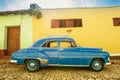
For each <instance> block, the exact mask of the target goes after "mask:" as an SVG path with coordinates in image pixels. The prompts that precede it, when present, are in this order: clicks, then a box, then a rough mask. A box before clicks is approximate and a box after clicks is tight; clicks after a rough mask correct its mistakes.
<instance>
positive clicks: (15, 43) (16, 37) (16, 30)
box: [6, 26, 20, 56]
mask: <svg viewBox="0 0 120 80" xmlns="http://www.w3.org/2000/svg"><path fill="white" fill-rule="evenodd" d="M19 49H20V27H19V26H16V27H8V28H7V54H6V56H11V54H12V53H13V52H15V51H17V50H19Z"/></svg>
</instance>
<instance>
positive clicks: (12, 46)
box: [0, 7, 120, 58]
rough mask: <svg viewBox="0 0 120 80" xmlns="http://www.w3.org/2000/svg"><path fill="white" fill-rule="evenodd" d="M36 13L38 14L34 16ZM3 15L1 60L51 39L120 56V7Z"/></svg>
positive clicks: (21, 12) (4, 13)
mask: <svg viewBox="0 0 120 80" xmlns="http://www.w3.org/2000/svg"><path fill="white" fill-rule="evenodd" d="M34 14H35V15H34ZM34 14H33V13H32V16H31V15H30V13H29V11H28V10H26V11H22V10H21V11H10V12H9V11H8V12H0V58H7V57H10V56H11V54H12V52H14V51H17V50H19V49H22V48H27V47H30V46H31V45H32V44H33V43H34V42H36V41H37V40H39V39H41V38H43V37H47V36H60V35H63V36H68V37H72V38H74V39H75V40H76V41H77V43H78V44H80V46H86V47H98V48H102V49H103V50H105V51H109V52H110V53H111V54H120V41H119V40H120V36H119V34H120V7H109V8H103V7H102V8H63V9H41V8H40V10H38V9H37V11H35V13H34Z"/></svg>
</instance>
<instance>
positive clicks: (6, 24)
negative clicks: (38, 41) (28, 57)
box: [0, 11, 32, 58]
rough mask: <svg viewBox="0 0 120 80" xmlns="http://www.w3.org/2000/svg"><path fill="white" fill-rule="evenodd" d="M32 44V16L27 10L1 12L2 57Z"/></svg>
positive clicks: (0, 41) (0, 40)
mask: <svg viewBox="0 0 120 80" xmlns="http://www.w3.org/2000/svg"><path fill="white" fill-rule="evenodd" d="M30 45H32V17H31V16H30V15H29V14H28V12H26V11H10V12H9V11H6V12H0V58H9V57H10V56H11V54H12V52H14V51H17V50H19V49H20V48H26V47H28V46H30Z"/></svg>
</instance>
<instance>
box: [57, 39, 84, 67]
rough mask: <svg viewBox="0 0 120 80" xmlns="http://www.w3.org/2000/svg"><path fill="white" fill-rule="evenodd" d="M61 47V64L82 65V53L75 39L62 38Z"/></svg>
mask: <svg viewBox="0 0 120 80" xmlns="http://www.w3.org/2000/svg"><path fill="white" fill-rule="evenodd" d="M59 44H60V48H59V64H61V65H80V56H81V54H82V53H80V52H79V51H78V50H77V47H76V45H75V43H74V42H73V41H69V40H61V41H60V43H59Z"/></svg>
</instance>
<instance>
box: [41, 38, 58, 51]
mask: <svg viewBox="0 0 120 80" xmlns="http://www.w3.org/2000/svg"><path fill="white" fill-rule="evenodd" d="M52 41H56V42H57V47H56V48H51V47H47V46H46V47H42V46H43V45H44V44H45V43H47V42H52ZM40 48H42V49H57V48H59V44H58V40H56V39H54V40H46V41H44V42H43V43H42V44H41V45H40Z"/></svg>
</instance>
